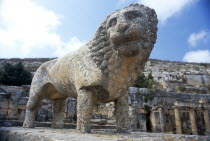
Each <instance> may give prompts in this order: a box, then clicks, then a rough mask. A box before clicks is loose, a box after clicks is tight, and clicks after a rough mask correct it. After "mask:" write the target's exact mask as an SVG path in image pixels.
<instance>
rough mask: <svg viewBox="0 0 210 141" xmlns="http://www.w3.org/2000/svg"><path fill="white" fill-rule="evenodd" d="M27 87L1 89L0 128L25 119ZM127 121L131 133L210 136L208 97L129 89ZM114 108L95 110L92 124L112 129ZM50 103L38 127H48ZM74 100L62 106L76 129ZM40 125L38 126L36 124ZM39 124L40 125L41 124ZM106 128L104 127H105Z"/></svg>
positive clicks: (44, 107) (43, 109)
mask: <svg viewBox="0 0 210 141" xmlns="http://www.w3.org/2000/svg"><path fill="white" fill-rule="evenodd" d="M29 87H30V86H22V87H14V86H0V111H1V112H0V118H1V121H0V126H21V125H22V123H23V122H22V121H23V120H24V116H25V109H26V103H27V100H28V91H29ZM128 94H129V101H128V102H129V117H130V120H129V122H130V128H131V130H132V131H140V132H154V133H155V132H162V133H174V134H188V135H210V123H209V122H210V120H209V114H210V94H188V93H174V92H164V91H154V92H151V91H149V90H148V89H146V88H136V87H130V88H129V90H128ZM114 107H115V104H114V102H110V103H107V104H100V105H97V106H96V107H95V108H94V114H93V116H92V120H91V123H92V124H95V125H98V128H99V126H101V128H111V129H113V128H115V125H116V116H115V109H114ZM52 110H53V103H52V102H50V101H49V100H44V101H43V105H42V107H41V108H40V110H39V112H38V115H37V117H36V121H37V125H39V126H50V124H47V123H49V122H51V121H52V116H53V111H52ZM76 117H77V116H76V99H74V98H68V99H67V100H66V102H65V112H64V118H65V123H64V124H66V126H64V127H65V128H69V127H70V126H67V124H68V123H72V125H74V126H71V128H72V127H74V128H75V123H76V122H75V121H76V120H77V119H76ZM38 123H39V124H38ZM41 123H42V124H41ZM104 125H106V126H104Z"/></svg>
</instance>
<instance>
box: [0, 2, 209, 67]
mask: <svg viewBox="0 0 210 141" xmlns="http://www.w3.org/2000/svg"><path fill="white" fill-rule="evenodd" d="M131 3H140V4H144V5H147V6H149V7H151V8H154V9H155V10H156V12H157V14H158V19H159V24H158V29H159V30H158V38H157V43H156V44H155V47H154V49H153V51H152V54H151V56H150V58H153V59H162V60H171V61H187V62H203V63H204V62H207V63H210V1H209V0H115V1H114V0H100V1H99V0H68V1H67V0H18V1H17V0H0V58H14V57H20V58H30V57H60V56H62V55H64V54H66V53H67V52H71V51H74V50H76V49H78V48H79V47H80V46H82V45H83V44H84V43H86V42H88V41H89V40H90V39H91V38H92V37H93V35H94V33H95V31H96V30H97V28H98V26H99V24H100V23H101V22H102V20H103V19H104V18H105V17H106V16H107V15H109V14H110V13H112V12H114V11H115V10H117V9H120V8H123V7H125V6H127V5H129V4H131Z"/></svg>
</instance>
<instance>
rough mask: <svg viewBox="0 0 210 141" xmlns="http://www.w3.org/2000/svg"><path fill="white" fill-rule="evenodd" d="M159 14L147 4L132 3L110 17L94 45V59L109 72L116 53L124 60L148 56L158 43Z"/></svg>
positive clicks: (98, 32)
mask: <svg viewBox="0 0 210 141" xmlns="http://www.w3.org/2000/svg"><path fill="white" fill-rule="evenodd" d="M157 22H158V20H157V15H156V13H155V11H154V10H153V9H150V8H148V7H146V6H144V5H139V4H131V5H129V6H127V7H125V8H123V9H121V10H117V11H116V12H114V13H112V14H111V15H109V16H108V17H107V18H106V19H105V20H104V21H103V22H102V24H101V25H100V27H99V29H98V30H97V32H96V34H95V36H94V39H93V40H92V41H91V42H90V44H89V47H90V50H91V57H92V58H93V60H94V62H95V63H96V64H97V66H99V67H101V68H102V69H103V70H105V71H107V70H106V69H107V65H108V60H109V59H110V57H111V56H112V54H113V53H114V52H116V51H117V52H118V54H119V55H121V56H124V57H133V56H137V55H141V52H142V51H143V52H144V54H145V52H147V53H148V57H149V54H150V52H151V51H152V49H153V46H154V44H155V42H156V33H157Z"/></svg>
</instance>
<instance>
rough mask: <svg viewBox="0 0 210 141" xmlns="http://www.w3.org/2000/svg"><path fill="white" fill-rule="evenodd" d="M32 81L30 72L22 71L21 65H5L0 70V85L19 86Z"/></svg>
mask: <svg viewBox="0 0 210 141" xmlns="http://www.w3.org/2000/svg"><path fill="white" fill-rule="evenodd" d="M31 80H32V74H31V72H29V71H27V70H25V69H24V67H23V65H22V63H18V64H16V65H14V66H13V65H11V64H8V63H7V64H5V65H4V66H3V70H0V84H4V85H13V86H20V85H25V84H30V83H31Z"/></svg>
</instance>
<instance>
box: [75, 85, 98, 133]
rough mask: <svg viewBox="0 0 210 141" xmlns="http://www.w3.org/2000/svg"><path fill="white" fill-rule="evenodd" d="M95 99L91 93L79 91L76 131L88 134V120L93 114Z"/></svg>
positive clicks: (89, 130) (84, 90)
mask: <svg viewBox="0 0 210 141" xmlns="http://www.w3.org/2000/svg"><path fill="white" fill-rule="evenodd" d="M94 105H95V98H94V95H93V92H91V91H88V90H86V89H80V90H79V91H78V96H77V130H79V131H81V132H86V133H90V132H91V129H90V120H91V117H92V114H93V107H94Z"/></svg>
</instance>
